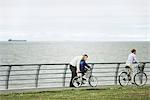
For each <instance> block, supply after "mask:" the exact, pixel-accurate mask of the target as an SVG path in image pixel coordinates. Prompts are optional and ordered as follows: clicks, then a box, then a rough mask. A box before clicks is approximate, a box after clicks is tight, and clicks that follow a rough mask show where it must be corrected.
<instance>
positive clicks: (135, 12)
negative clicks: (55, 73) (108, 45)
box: [0, 0, 150, 41]
mask: <svg viewBox="0 0 150 100" xmlns="http://www.w3.org/2000/svg"><path fill="white" fill-rule="evenodd" d="M10 38H11V39H23V40H24V39H25V40H29V41H150V1H149V0H0V41H7V40H8V39H10Z"/></svg>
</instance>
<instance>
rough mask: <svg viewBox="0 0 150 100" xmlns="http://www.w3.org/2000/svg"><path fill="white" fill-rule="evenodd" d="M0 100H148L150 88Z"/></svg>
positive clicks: (66, 92) (21, 95) (1, 98)
mask: <svg viewBox="0 0 150 100" xmlns="http://www.w3.org/2000/svg"><path fill="white" fill-rule="evenodd" d="M0 100H150V86H146V87H134V86H133V87H112V88H106V89H100V88H93V89H92V88H89V89H66V90H64V89H63V90H56V91H48V92H35V93H31V92H30V93H12V94H1V95H0Z"/></svg>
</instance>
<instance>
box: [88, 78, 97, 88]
mask: <svg viewBox="0 0 150 100" xmlns="http://www.w3.org/2000/svg"><path fill="white" fill-rule="evenodd" d="M97 83H98V81H97V78H96V77H95V76H90V77H89V84H90V86H91V87H96V86H97Z"/></svg>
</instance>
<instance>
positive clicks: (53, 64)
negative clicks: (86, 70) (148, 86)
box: [0, 61, 150, 67]
mask: <svg viewBox="0 0 150 100" xmlns="http://www.w3.org/2000/svg"><path fill="white" fill-rule="evenodd" d="M140 63H150V62H147V61H146V62H140ZM88 64H125V62H102V63H97V62H95V63H88ZM37 65H69V63H39V64H0V67H1V66H37Z"/></svg>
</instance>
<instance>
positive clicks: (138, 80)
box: [119, 63, 147, 86]
mask: <svg viewBox="0 0 150 100" xmlns="http://www.w3.org/2000/svg"><path fill="white" fill-rule="evenodd" d="M136 67H137V73H136V74H135V75H134V78H133V81H134V84H135V85H137V86H143V85H145V84H146V82H147V75H146V74H145V73H144V64H143V63H140V64H138V65H137V66H136ZM131 71H132V70H131V69H130V67H129V66H126V67H125V70H124V71H122V72H121V73H120V75H119V84H120V85H121V86H126V85H128V84H129V82H131V79H132V77H131V75H130V74H131Z"/></svg>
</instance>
